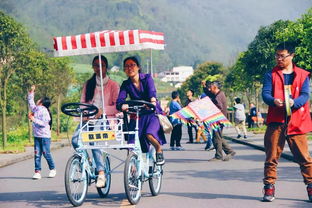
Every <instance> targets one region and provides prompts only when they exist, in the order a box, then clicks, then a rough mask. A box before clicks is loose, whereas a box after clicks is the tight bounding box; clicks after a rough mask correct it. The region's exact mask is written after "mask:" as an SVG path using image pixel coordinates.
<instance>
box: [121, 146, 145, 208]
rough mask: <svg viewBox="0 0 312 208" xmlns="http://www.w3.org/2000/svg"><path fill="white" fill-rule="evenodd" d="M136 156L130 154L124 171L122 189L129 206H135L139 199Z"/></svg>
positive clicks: (140, 182) (138, 174)
mask: <svg viewBox="0 0 312 208" xmlns="http://www.w3.org/2000/svg"><path fill="white" fill-rule="evenodd" d="M138 166H139V161H138V156H137V155H136V154H134V153H133V152H131V153H130V154H129V155H128V157H127V159H126V164H125V169H124V187H125V192H126V195H127V198H128V201H129V202H130V203H131V204H133V205H134V204H137V203H138V202H139V201H140V198H141V189H142V181H141V179H140V173H139V170H138Z"/></svg>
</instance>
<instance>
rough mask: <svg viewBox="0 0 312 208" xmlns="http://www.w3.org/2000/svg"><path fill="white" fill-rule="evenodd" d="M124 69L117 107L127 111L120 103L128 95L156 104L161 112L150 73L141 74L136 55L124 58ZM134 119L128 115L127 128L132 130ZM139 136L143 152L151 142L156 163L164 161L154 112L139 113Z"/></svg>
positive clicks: (160, 137) (161, 140)
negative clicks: (125, 78) (124, 74)
mask: <svg viewBox="0 0 312 208" xmlns="http://www.w3.org/2000/svg"><path fill="white" fill-rule="evenodd" d="M123 64H124V71H125V73H126V75H127V76H128V77H129V78H128V79H127V80H125V81H123V83H122V85H121V87H120V92H119V95H118V99H117V106H116V107H117V109H118V110H121V111H127V110H128V107H129V106H128V105H127V104H122V103H123V102H124V101H125V100H126V98H127V96H128V95H129V97H130V99H131V100H145V101H147V102H151V103H152V104H154V105H155V106H156V113H162V109H161V107H160V104H159V102H158V101H157V95H156V88H155V85H154V80H153V78H152V77H151V75H150V74H143V73H141V70H140V63H139V61H138V59H137V58H136V57H133V56H132V57H128V58H126V59H125V60H124V62H123ZM134 127H135V119H133V118H131V117H130V123H129V128H130V129H131V130H134ZM139 138H140V143H141V148H142V151H143V152H148V150H149V145H150V144H152V145H153V146H154V147H155V149H156V163H157V164H158V165H163V164H164V163H165V160H164V156H163V152H162V149H161V145H163V144H165V143H166V138H165V134H164V132H163V130H162V127H161V126H160V123H159V119H158V117H157V116H156V115H155V114H153V113H152V114H145V115H140V119H139ZM128 142H129V143H134V137H130V138H129V141H128Z"/></svg>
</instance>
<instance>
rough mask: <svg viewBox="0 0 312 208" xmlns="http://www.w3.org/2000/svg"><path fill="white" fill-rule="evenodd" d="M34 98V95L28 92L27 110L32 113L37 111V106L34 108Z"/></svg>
mask: <svg viewBox="0 0 312 208" xmlns="http://www.w3.org/2000/svg"><path fill="white" fill-rule="evenodd" d="M34 97H35V93H34V92H31V91H30V92H29V93H28V96H27V99H28V105H29V108H30V110H31V111H32V112H35V111H36V109H37V106H36V104H35V101H34Z"/></svg>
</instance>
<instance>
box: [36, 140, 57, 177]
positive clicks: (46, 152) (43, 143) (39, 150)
mask: <svg viewBox="0 0 312 208" xmlns="http://www.w3.org/2000/svg"><path fill="white" fill-rule="evenodd" d="M34 143H35V144H34V150H35V171H41V156H42V154H43V156H44V158H45V159H46V160H47V163H48V165H49V169H50V170H53V169H55V165H54V162H53V159H52V155H51V153H50V145H51V139H50V138H38V137H35V141H34Z"/></svg>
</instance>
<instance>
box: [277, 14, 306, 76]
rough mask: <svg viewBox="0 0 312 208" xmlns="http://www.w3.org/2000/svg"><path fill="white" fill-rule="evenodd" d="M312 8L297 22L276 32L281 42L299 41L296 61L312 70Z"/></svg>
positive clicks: (300, 65)
mask: <svg viewBox="0 0 312 208" xmlns="http://www.w3.org/2000/svg"><path fill="white" fill-rule="evenodd" d="M311 37H312V8H311V9H309V10H308V12H307V13H306V14H304V15H302V17H301V18H300V19H298V20H297V21H296V22H292V23H291V24H289V25H288V26H287V27H286V28H284V29H283V30H280V31H278V32H277V33H276V38H277V40H279V42H283V41H293V42H296V43H297V47H296V56H295V58H294V62H295V63H296V64H297V65H298V66H299V67H302V68H304V69H307V70H310V71H311V70H312V39H311Z"/></svg>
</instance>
